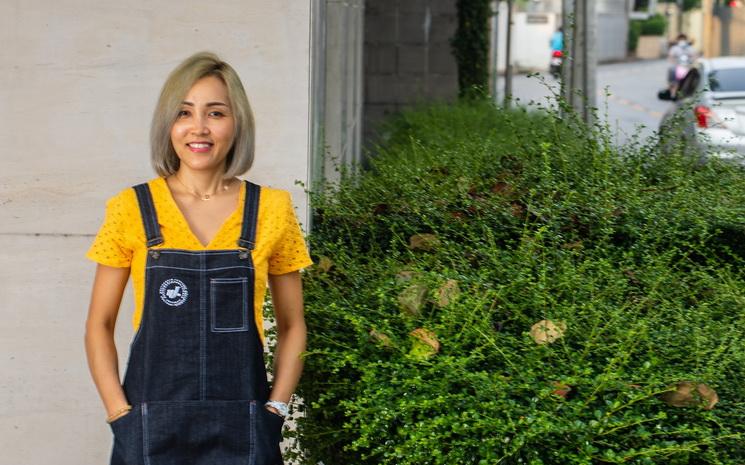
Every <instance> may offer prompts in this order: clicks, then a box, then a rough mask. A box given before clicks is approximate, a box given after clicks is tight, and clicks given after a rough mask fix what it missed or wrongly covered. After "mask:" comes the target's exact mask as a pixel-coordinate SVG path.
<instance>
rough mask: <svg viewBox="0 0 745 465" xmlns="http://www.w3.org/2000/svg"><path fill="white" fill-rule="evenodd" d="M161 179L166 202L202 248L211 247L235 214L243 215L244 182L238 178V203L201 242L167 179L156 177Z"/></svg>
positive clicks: (207, 248) (193, 239)
mask: <svg viewBox="0 0 745 465" xmlns="http://www.w3.org/2000/svg"><path fill="white" fill-rule="evenodd" d="M158 179H160V180H161V182H162V183H163V185H162V186H161V187H162V188H163V189H165V192H166V195H165V196H166V198H167V199H168V203H170V206H171V208H173V209H174V210H175V212H176V216H177V217H178V219H179V221H180V222H181V223H183V227H184V229H185V230H186V231H187V232H188V233H189V236H190V237H191V239H192V241H194V243H195V244H198V245H199V247H201V248H202V249H203V250H210V249H211V248H212V247H213V243H214V242H215V241H216V240H217V239H218V238H219V237H220V236H222V234H223V231H224V230H225V228H226V227H227V225H228V223H230V222H231V221H232V220H233V219H234V218H235V216H236V215H239V214H240V215H243V203H244V201H245V195H246V183H245V182H244V181H242V180H240V179H239V181H240V183H241V184H240V186H239V191H238V205H236V207H235V208H234V209H233V212H232V213H231V214H230V215H228V216H227V217H226V218H225V220H223V222H222V224H221V225H220V227H219V228H217V232H216V233H215V234H214V235H213V236H212V238H211V239H210V240H209V242H207V244H203V243H202V241H200V240H199V238H198V237H197V235H196V234H194V231H193V230H192V229H191V226H190V225H189V221H188V220H187V219H186V215H184V212H183V211H181V208H180V207H179V206H178V203H177V202H176V198H175V197H174V196H173V192H171V188H170V186H169V185H168V181H166V178H164V177H160V178H158Z"/></svg>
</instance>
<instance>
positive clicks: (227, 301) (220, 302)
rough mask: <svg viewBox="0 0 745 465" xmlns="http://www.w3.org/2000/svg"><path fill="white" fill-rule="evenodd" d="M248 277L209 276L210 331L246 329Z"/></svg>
mask: <svg viewBox="0 0 745 465" xmlns="http://www.w3.org/2000/svg"><path fill="white" fill-rule="evenodd" d="M248 285H249V283H248V278H245V277H240V278H211V279H210V310H211V313H212V315H211V316H212V332H216V333H226V332H227V333H229V332H237V331H248V304H249V302H248V300H249V299H248Z"/></svg>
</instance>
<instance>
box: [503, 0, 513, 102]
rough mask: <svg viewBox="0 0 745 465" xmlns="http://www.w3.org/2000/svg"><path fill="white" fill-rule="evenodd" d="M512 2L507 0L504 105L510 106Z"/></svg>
mask: <svg viewBox="0 0 745 465" xmlns="http://www.w3.org/2000/svg"><path fill="white" fill-rule="evenodd" d="M512 2H513V0H507V44H506V45H507V51H506V52H505V60H506V62H505V70H504V107H505V108H509V106H510V102H511V101H512Z"/></svg>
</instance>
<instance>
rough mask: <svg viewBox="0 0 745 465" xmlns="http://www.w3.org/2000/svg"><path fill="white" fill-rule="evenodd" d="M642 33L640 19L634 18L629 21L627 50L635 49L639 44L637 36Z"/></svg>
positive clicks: (632, 50)
mask: <svg viewBox="0 0 745 465" xmlns="http://www.w3.org/2000/svg"><path fill="white" fill-rule="evenodd" d="M641 35H642V22H641V20H638V19H634V20H631V21H629V43H628V51H629V52H634V51H636V46H637V45H639V36H641Z"/></svg>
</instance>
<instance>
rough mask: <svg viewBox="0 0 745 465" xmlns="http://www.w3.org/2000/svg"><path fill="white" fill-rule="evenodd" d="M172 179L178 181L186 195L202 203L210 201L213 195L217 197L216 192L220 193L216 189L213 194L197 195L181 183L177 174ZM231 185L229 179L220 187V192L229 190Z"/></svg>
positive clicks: (231, 181)
mask: <svg viewBox="0 0 745 465" xmlns="http://www.w3.org/2000/svg"><path fill="white" fill-rule="evenodd" d="M173 177H174V178H176V181H178V183H179V184H181V185H182V186H184V189H186V191H187V192H188V193H190V194H191V195H193V196H194V197H196V198H198V199H199V200H203V201H206V200H212V197H214V196H215V195H217V193H218V192H220V189H219V188H218V189H217V190H215V191H214V192H210V193H206V194H199V193H198V192H197V191H195V190H193V189H189V187H187V186H186V184H184V183H183V181H181V179H180V178H179V177H178V175H177V174H174V175H173ZM232 183H233V180H232V179H231V180H230V181H229V182H228V183H227V184H223V185H222V191H223V192H224V191H226V190H228V189H230V185H231V184H232Z"/></svg>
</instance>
